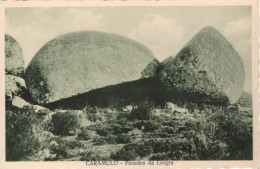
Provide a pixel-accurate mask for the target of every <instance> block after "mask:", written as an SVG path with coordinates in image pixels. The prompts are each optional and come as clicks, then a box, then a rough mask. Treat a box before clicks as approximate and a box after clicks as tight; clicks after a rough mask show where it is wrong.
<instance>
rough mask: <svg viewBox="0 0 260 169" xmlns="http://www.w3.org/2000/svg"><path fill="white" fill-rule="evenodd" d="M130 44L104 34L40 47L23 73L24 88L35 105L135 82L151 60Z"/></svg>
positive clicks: (89, 34) (77, 35) (74, 35)
mask: <svg viewBox="0 0 260 169" xmlns="http://www.w3.org/2000/svg"><path fill="white" fill-rule="evenodd" d="M154 58H155V57H154V55H153V53H152V52H151V51H150V50H149V49H148V48H146V47H145V46H143V45H142V44H139V43H137V42H135V41H133V40H130V39H127V38H125V37H122V36H119V35H115V34H109V33H104V32H92V31H84V32H75V33H70V34H65V35H62V36H59V37H57V38H55V39H53V40H51V41H50V42H48V43H47V44H46V45H44V46H43V47H42V48H41V49H40V50H39V51H38V53H37V54H36V55H35V56H34V58H33V59H32V60H31V62H30V64H29V66H28V67H27V69H26V73H25V81H26V86H27V88H28V90H29V92H30V94H31V96H32V98H33V100H34V101H36V102H37V103H39V104H45V103H50V102H54V101H57V100H60V99H62V98H68V97H71V96H75V95H78V94H81V93H85V92H88V91H90V90H93V89H97V88H102V87H105V86H108V85H113V84H118V83H122V82H128V81H133V80H136V79H139V78H140V76H141V71H142V70H143V69H144V68H145V67H146V66H147V65H148V64H149V63H150V62H151V61H152V60H153V59H154Z"/></svg>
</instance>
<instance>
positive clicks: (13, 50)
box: [5, 35, 24, 76]
mask: <svg viewBox="0 0 260 169" xmlns="http://www.w3.org/2000/svg"><path fill="white" fill-rule="evenodd" d="M5 73H6V74H11V75H15V76H23V74H24V59H23V52H22V48H21V46H20V44H19V43H18V42H17V41H16V40H15V39H14V38H13V37H11V36H10V35H5Z"/></svg>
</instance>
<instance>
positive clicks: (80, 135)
mask: <svg viewBox="0 0 260 169" xmlns="http://www.w3.org/2000/svg"><path fill="white" fill-rule="evenodd" d="M92 137H93V134H92V133H90V132H89V130H87V129H82V130H81V132H80V133H78V139H80V140H89V139H91V138H92Z"/></svg>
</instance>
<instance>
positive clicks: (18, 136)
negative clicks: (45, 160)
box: [6, 107, 43, 161]
mask: <svg viewBox="0 0 260 169" xmlns="http://www.w3.org/2000/svg"><path fill="white" fill-rule="evenodd" d="M41 132H42V126H41V122H40V121H39V120H38V118H37V117H36V115H35V112H34V109H32V108H30V107H24V108H23V109H20V110H19V109H17V110H13V111H7V112H6V160H7V161H19V160H28V158H29V156H31V155H33V154H34V153H36V152H37V151H38V150H39V149H40V148H42V146H43V144H42V142H41V140H40V133H41Z"/></svg>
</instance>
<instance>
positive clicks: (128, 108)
mask: <svg viewBox="0 0 260 169" xmlns="http://www.w3.org/2000/svg"><path fill="white" fill-rule="evenodd" d="M122 110H123V112H132V110H133V106H132V105H127V106H125V107H123V109H122Z"/></svg>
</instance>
